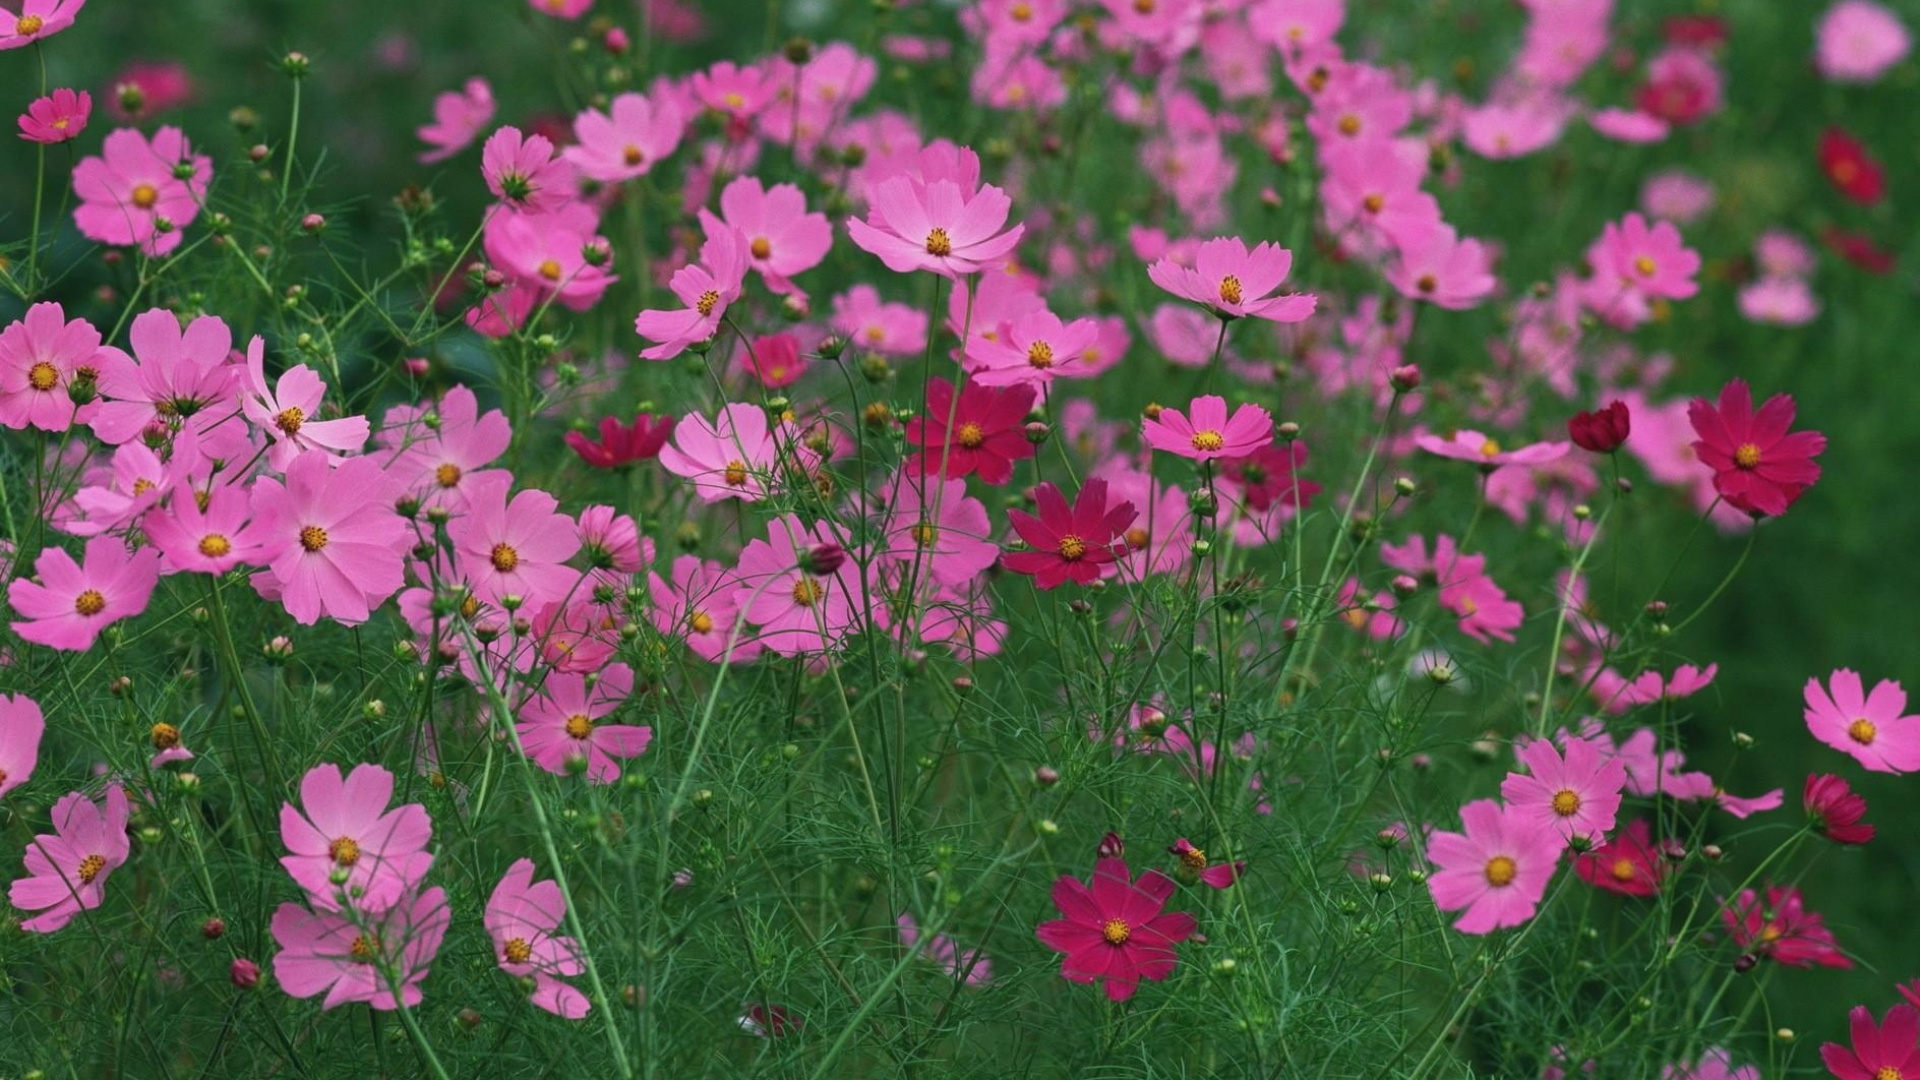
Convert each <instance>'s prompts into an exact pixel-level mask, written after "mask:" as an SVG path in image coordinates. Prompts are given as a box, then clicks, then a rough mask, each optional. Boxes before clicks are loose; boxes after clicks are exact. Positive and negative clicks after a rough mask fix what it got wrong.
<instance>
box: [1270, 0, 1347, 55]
mask: <svg viewBox="0 0 1920 1080" xmlns="http://www.w3.org/2000/svg"><path fill="white" fill-rule="evenodd" d="M1346 18H1347V4H1346V0H1260V2H1258V3H1256V4H1254V5H1253V7H1252V9H1250V10H1249V11H1248V12H1247V29H1248V30H1250V31H1252V33H1253V36H1254V37H1255V38H1258V39H1259V40H1261V41H1264V42H1266V43H1267V44H1268V45H1271V46H1273V47H1274V48H1276V49H1279V50H1281V51H1283V52H1300V51H1304V50H1309V49H1314V48H1317V47H1319V46H1322V45H1330V44H1332V43H1333V37H1334V35H1335V34H1337V33H1339V32H1340V26H1341V24H1342V23H1344V22H1345V21H1346Z"/></svg>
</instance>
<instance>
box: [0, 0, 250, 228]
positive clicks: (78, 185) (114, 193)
mask: <svg viewBox="0 0 1920 1080" xmlns="http://www.w3.org/2000/svg"><path fill="white" fill-rule="evenodd" d="M3 15H4V13H0V17H3ZM212 181H213V162H212V161H211V160H210V159H209V158H207V157H206V155H204V154H195V153H194V152H193V148H192V147H191V146H190V145H188V143H187V137H186V136H185V135H184V134H182V133H181V131H180V129H179V128H176V127H163V128H161V129H160V130H158V131H156V132H154V133H153V139H152V140H151V141H149V140H148V139H147V137H146V136H145V135H142V134H140V132H138V131H136V130H134V129H133V128H121V129H119V130H117V131H114V132H112V133H110V134H109V135H108V136H107V139H106V142H105V143H104V144H102V146H101V148H100V156H99V157H88V158H81V159H80V163H79V164H78V165H76V166H74V169H73V193H74V194H75V195H77V196H79V198H80V205H79V206H77V207H75V208H74V210H73V220H74V224H75V225H76V226H77V227H78V228H79V230H80V234H81V235H82V236H85V237H86V238H87V239H89V240H97V241H99V242H100V243H103V244H118V245H126V244H138V245H139V246H140V250H141V251H142V252H143V253H145V254H147V255H149V256H160V255H166V254H168V253H169V252H171V251H173V250H174V249H175V248H177V247H179V246H180V239H181V235H182V230H184V229H185V228H186V227H187V226H188V225H190V224H192V223H193V220H194V219H195V218H197V217H199V216H200V205H201V203H202V202H204V201H205V200H206V197H207V185H208V184H210V183H212Z"/></svg>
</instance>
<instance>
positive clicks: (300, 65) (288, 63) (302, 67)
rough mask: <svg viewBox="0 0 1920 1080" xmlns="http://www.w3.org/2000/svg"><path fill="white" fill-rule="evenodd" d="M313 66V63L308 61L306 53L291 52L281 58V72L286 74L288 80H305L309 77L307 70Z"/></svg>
mask: <svg viewBox="0 0 1920 1080" xmlns="http://www.w3.org/2000/svg"><path fill="white" fill-rule="evenodd" d="M312 66H313V62H312V61H310V60H308V59H307V54H306V53H300V52H290V53H288V54H287V55H285V56H283V57H281V58H280V70H281V71H283V72H285V73H286V74H287V77H288V78H293V79H304V78H306V76H307V70H308V69H309V68H311V67H312Z"/></svg>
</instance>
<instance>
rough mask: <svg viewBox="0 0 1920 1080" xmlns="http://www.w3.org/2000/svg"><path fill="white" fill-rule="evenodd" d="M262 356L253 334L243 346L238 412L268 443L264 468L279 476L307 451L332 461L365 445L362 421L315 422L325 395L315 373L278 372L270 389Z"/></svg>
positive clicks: (261, 341)
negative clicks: (244, 366) (242, 383)
mask: <svg viewBox="0 0 1920 1080" xmlns="http://www.w3.org/2000/svg"><path fill="white" fill-rule="evenodd" d="M266 355H267V343H266V341H265V339H263V338H261V337H260V336H259V335H258V334H255V335H254V337H253V340H252V341H250V342H248V343H247V392H246V393H244V394H242V395H241V396H240V407H241V409H242V410H244V411H245V412H246V414H247V419H249V420H251V421H253V423H254V426H255V427H257V428H259V429H260V430H261V431H264V432H266V433H267V436H268V438H270V439H272V440H273V446H272V448H271V449H270V450H268V451H267V462H268V464H270V465H272V466H273V467H274V468H275V469H279V470H281V471H282V472H284V471H286V468H287V466H288V465H291V464H292V463H293V459H294V458H296V457H298V456H300V455H301V454H303V453H306V452H307V451H310V450H311V451H317V452H319V453H320V454H321V455H322V456H324V457H326V458H327V460H329V461H333V460H337V459H338V458H339V457H340V456H341V454H343V453H344V454H353V453H358V452H359V450H360V448H361V447H362V446H365V445H366V442H367V432H368V426H367V418H366V417H364V416H345V417H341V418H340V419H338V420H321V419H319V416H320V399H321V398H322V397H323V396H324V395H325V394H326V392H327V384H326V383H325V382H322V381H321V379H320V376H319V374H318V373H317V372H315V371H314V370H313V369H312V368H310V367H308V366H307V365H305V364H301V365H299V366H297V367H292V368H288V369H287V370H286V371H283V372H281V373H280V380H279V382H278V383H277V384H272V385H270V384H269V383H268V382H267V372H266ZM328 451H338V453H329V452H328Z"/></svg>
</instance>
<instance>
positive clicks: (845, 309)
mask: <svg viewBox="0 0 1920 1080" xmlns="http://www.w3.org/2000/svg"><path fill="white" fill-rule="evenodd" d="M833 329H834V330H835V331H836V332H838V333H840V334H842V335H844V336H845V337H846V339H847V341H848V342H849V343H850V344H852V345H854V346H855V347H857V348H861V349H866V350H868V351H870V352H877V353H880V354H881V355H883V356H918V355H920V354H921V353H924V352H926V351H927V313H926V312H924V311H921V310H919V309H918V308H915V307H911V306H909V305H907V304H897V303H890V302H888V301H885V300H882V299H881V297H880V290H878V289H876V288H874V287H873V286H871V285H855V286H854V287H853V288H851V289H848V290H847V291H846V292H844V293H842V294H840V295H839V296H836V297H834V298H833Z"/></svg>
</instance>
